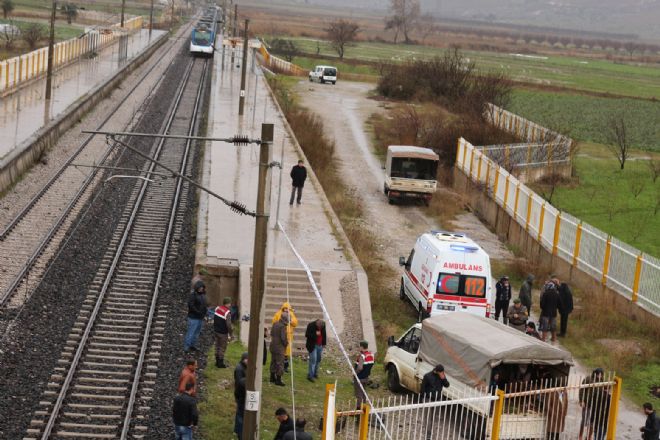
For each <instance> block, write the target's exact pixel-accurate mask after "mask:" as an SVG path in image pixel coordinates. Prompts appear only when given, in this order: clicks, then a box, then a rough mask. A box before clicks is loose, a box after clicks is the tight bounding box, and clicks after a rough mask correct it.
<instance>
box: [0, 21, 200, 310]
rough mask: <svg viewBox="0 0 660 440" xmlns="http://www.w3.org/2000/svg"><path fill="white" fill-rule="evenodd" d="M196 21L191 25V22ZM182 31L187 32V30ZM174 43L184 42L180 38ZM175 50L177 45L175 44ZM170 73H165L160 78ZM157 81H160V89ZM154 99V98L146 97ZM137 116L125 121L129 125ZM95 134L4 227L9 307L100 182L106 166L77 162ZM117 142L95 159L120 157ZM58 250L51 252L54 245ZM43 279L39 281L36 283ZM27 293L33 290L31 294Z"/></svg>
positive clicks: (119, 107)
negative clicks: (85, 170) (85, 167)
mask: <svg viewBox="0 0 660 440" xmlns="http://www.w3.org/2000/svg"><path fill="white" fill-rule="evenodd" d="M188 27H190V25H189V26H188ZM181 32H184V33H185V32H186V31H185V30H182V31H181ZM169 44H170V46H171V47H172V48H173V47H174V46H175V45H177V44H180V42H178V40H176V39H174V40H173V41H172V42H171V43H169ZM170 50H171V48H170ZM161 60H162V58H159V59H158V60H157V62H155V63H154V64H153V65H152V66H150V67H149V69H147V70H146V71H145V72H144V74H143V75H142V76H140V78H138V80H137V81H136V82H135V84H134V85H133V86H132V87H131V88H130V89H129V90H128V91H127V93H126V94H125V95H124V96H123V97H122V98H121V100H120V101H119V102H118V103H117V104H116V105H115V106H114V107H113V108H112V109H111V110H110V112H109V113H108V115H107V116H106V117H105V118H104V119H103V120H102V121H101V122H100V124H99V125H98V129H99V130H100V129H102V128H103V127H105V126H106V125H107V124H108V123H109V122H110V121H111V120H112V118H113V117H114V116H115V115H117V113H118V112H120V111H125V110H126V109H125V105H124V104H126V102H127V101H128V99H129V98H130V97H131V95H132V94H133V92H134V91H135V90H136V89H137V88H138V87H140V86H141V85H143V83H144V81H145V80H146V79H147V78H148V77H149V75H150V74H151V73H152V72H153V71H154V70H155V69H156V67H157V66H158V65H160V62H161ZM163 78H164V77H161V78H160V79H159V82H160V81H162V80H163ZM155 88H156V87H154V89H155ZM147 104H148V99H147V101H145V103H143V106H144V105H147ZM130 124H131V122H129V123H128V124H126V125H125V128H128V125H130ZM92 140H93V135H90V136H88V137H86V138H85V139H84V140H83V142H81V144H80V145H79V146H78V147H76V149H75V150H74V151H73V153H72V154H71V155H70V156H69V158H68V159H67V160H66V161H65V162H64V163H63V164H62V166H61V167H59V168H58V169H57V171H56V172H55V173H54V174H53V176H52V177H51V178H50V179H49V180H48V181H47V182H46V184H45V185H44V186H43V187H42V188H41V189H40V190H39V191H38V192H37V193H36V194H35V195H34V196H33V197H32V198H31V199H30V200H29V201H28V203H27V204H26V205H25V206H24V207H23V208H22V209H21V210H20V211H19V212H18V213H17V214H16V215H15V216H14V217H13V218H12V219H11V220H10V221H9V222H8V223H7V224H6V225H5V226H4V228H3V229H2V230H1V231H0V266H2V269H3V270H2V271H0V307H6V306H8V305H9V303H10V302H11V300H12V298H13V296H14V294H15V293H16V292H19V291H20V292H24V291H25V290H29V286H28V285H26V282H28V281H29V280H30V279H31V280H40V279H41V276H42V275H43V273H44V272H45V270H46V268H47V265H48V263H49V260H50V258H49V257H50V256H51V254H52V252H54V249H53V248H54V247H55V246H51V245H52V244H56V243H58V242H59V239H61V238H62V237H63V236H64V234H65V232H66V229H67V228H65V227H63V226H66V225H68V224H69V223H70V222H71V221H72V220H73V219H74V218H75V217H76V215H77V214H78V213H79V211H80V209H81V208H82V206H83V205H84V201H86V200H87V199H88V196H89V195H90V194H91V192H92V190H93V188H94V187H95V186H96V183H98V181H99V180H100V176H101V174H102V172H101V171H102V169H101V168H97V169H92V170H91V172H90V173H89V174H88V175H87V176H84V177H83V175H81V173H80V171H79V170H76V169H75V168H73V167H72V166H71V164H73V163H74V161H75V160H76V159H82V158H93V157H94V156H95V155H98V154H99V153H98V152H96V153H94V151H93V150H94V148H93V147H94V145H93V143H92ZM115 156H116V155H114V154H113V150H112V148H110V147H108V148H105V149H104V150H103V151H102V152H101V153H100V155H99V156H98V159H95V160H94V161H95V162H96V163H97V164H99V165H103V164H106V163H107V162H108V161H109V160H110V159H112V158H113V157H115ZM49 250H50V251H52V252H48V251H49ZM37 284H38V283H34V284H33V287H34V286H36V285H37ZM23 286H25V287H26V289H22V288H21V287H23ZM26 296H27V294H26Z"/></svg>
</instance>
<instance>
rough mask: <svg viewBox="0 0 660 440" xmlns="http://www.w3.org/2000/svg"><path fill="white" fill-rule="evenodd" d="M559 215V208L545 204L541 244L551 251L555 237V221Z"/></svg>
mask: <svg viewBox="0 0 660 440" xmlns="http://www.w3.org/2000/svg"><path fill="white" fill-rule="evenodd" d="M558 217H559V210H558V209H557V208H555V207H554V206H552V205H549V204H546V205H545V216H544V217H543V233H542V234H541V245H543V247H544V248H546V249H547V250H548V251H549V252H552V245H553V244H554V239H555V221H557V218H558Z"/></svg>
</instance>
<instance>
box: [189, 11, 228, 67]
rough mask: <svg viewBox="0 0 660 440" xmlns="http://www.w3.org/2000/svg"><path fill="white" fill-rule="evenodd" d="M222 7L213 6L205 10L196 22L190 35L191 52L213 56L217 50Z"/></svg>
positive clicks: (192, 53)
mask: <svg viewBox="0 0 660 440" xmlns="http://www.w3.org/2000/svg"><path fill="white" fill-rule="evenodd" d="M220 16H221V9H220V8H218V7H217V6H211V7H209V8H207V9H206V10H205V11H204V14H203V15H202V17H201V18H200V19H199V20H198V21H197V23H195V27H194V28H193V30H192V35H191V37H190V54H191V55H193V56H195V55H198V56H208V57H212V56H213V53H214V52H215V39H216V36H217V30H218V21H219V20H218V17H220Z"/></svg>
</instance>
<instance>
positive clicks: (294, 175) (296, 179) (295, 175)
mask: <svg viewBox="0 0 660 440" xmlns="http://www.w3.org/2000/svg"><path fill="white" fill-rule="evenodd" d="M290 175H291V186H292V188H291V199H290V200H289V205H293V199H294V197H295V195H296V190H297V191H298V197H297V198H296V203H298V204H299V205H300V199H302V190H303V186H305V180H306V179H307V168H305V165H303V161H302V160H299V161H298V165H294V166H293V168H291V173H290Z"/></svg>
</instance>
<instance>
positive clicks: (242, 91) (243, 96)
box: [241, 90, 245, 98]
mask: <svg viewBox="0 0 660 440" xmlns="http://www.w3.org/2000/svg"><path fill="white" fill-rule="evenodd" d="M241 98H245V90H241Z"/></svg>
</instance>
